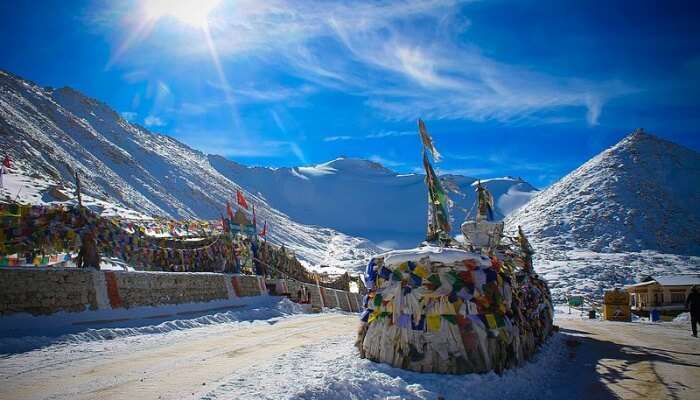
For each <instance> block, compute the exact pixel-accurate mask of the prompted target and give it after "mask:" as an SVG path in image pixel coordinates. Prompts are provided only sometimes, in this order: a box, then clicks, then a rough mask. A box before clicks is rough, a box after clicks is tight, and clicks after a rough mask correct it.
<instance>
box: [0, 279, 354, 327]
mask: <svg viewBox="0 0 700 400" xmlns="http://www.w3.org/2000/svg"><path fill="white" fill-rule="evenodd" d="M279 283H280V284H281V285H282V286H281V287H282V288H284V289H286V290H285V291H286V292H288V293H289V295H290V298H291V299H292V300H294V301H296V300H298V299H297V291H298V290H299V288H301V286H304V287H306V289H307V290H308V291H309V293H311V298H312V306H313V307H314V308H316V309H321V308H323V307H328V308H340V309H342V310H345V311H354V312H358V311H359V310H360V308H359V306H358V304H361V297H360V296H359V295H358V294H356V293H349V292H344V291H340V290H335V289H327V288H321V287H319V286H317V285H311V284H306V283H301V282H297V281H293V280H289V279H283V280H281V281H279ZM267 284H275V285H276V284H277V281H269V282H268V283H266V282H265V279H263V278H262V277H259V276H251V275H232V274H216V273H187V272H167V273H165V272H143V271H130V272H126V271H92V270H81V269H75V268H46V269H37V268H0V316H4V315H10V314H15V313H21V312H24V313H30V314H33V315H47V314H53V313H56V312H59V311H66V312H76V311H84V310H102V309H118V308H127V309H128V308H133V307H140V306H156V305H168V304H183V303H203V302H209V301H212V300H226V299H234V298H238V297H248V296H260V295H266V294H267Z"/></svg>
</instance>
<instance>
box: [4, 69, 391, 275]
mask: <svg viewBox="0 0 700 400" xmlns="http://www.w3.org/2000/svg"><path fill="white" fill-rule="evenodd" d="M0 148H2V149H3V151H5V152H7V153H9V154H10V155H11V157H12V158H13V159H14V160H15V166H16V170H17V171H19V172H22V173H24V174H25V175H30V176H31V179H29V180H27V179H24V178H17V179H16V180H17V181H18V182H22V181H24V182H26V184H27V185H28V186H32V187H33V189H32V190H34V191H37V190H38V189H37V188H39V187H41V186H42V185H44V186H47V185H48V184H45V182H49V183H51V184H64V185H71V184H72V183H71V182H72V181H73V174H74V171H78V172H79V174H80V176H81V177H82V178H81V180H82V185H83V190H84V192H86V193H87V194H88V195H90V196H92V197H94V198H100V199H103V200H106V201H108V202H112V203H114V204H115V205H117V206H122V207H126V208H130V209H133V210H138V211H140V212H143V213H145V214H150V215H162V216H170V217H175V218H191V217H197V218H206V219H213V218H218V217H219V215H220V213H221V212H223V210H224V204H225V202H226V200H227V199H232V197H233V196H235V192H236V189H241V190H242V191H243V192H244V195H245V196H246V197H247V198H248V200H249V201H252V202H254V203H255V204H256V205H257V208H256V210H257V211H258V218H259V221H261V222H262V221H264V220H266V221H268V228H269V235H270V240H271V241H272V242H277V243H284V244H286V245H287V248H289V249H293V250H295V251H296V252H297V254H299V255H300V257H302V258H303V259H304V260H306V261H307V262H308V263H309V264H310V266H312V267H313V266H318V265H321V264H325V265H330V266H335V267H340V268H350V269H352V268H359V267H361V265H362V263H363V262H364V259H366V258H368V257H369V256H370V255H371V254H373V253H375V252H377V251H379V249H378V248H377V247H376V246H374V245H373V244H372V243H371V242H369V241H367V240H366V239H360V238H355V237H350V236H348V235H345V234H343V233H340V232H338V231H335V230H333V229H328V228H321V227H314V226H310V225H304V224H300V223H297V222H295V221H292V220H291V219H290V218H289V217H288V216H287V215H285V214H283V213H282V212H280V211H278V210H276V209H275V208H273V207H271V206H270V205H269V204H268V203H267V202H266V201H265V200H264V199H262V198H260V197H258V196H256V195H254V194H252V193H250V192H248V191H246V190H245V186H243V187H241V186H240V185H239V184H238V183H237V182H235V181H233V180H231V179H229V178H227V177H225V176H223V175H222V174H221V173H219V172H218V171H217V170H216V169H215V168H214V167H213V166H212V165H211V164H210V162H209V158H208V156H207V155H205V154H202V153H201V152H198V151H196V150H193V149H191V148H189V147H187V146H186V145H184V144H182V143H179V142H178V141H176V140H174V139H172V138H170V137H168V136H163V135H158V134H154V133H152V132H149V131H147V130H146V129H144V128H142V127H140V126H137V125H134V124H130V123H129V122H127V121H126V120H124V119H123V118H122V117H121V116H120V115H119V114H117V113H116V112H114V111H113V110H112V109H110V108H109V107H108V106H107V105H105V104H103V103H101V102H99V101H97V100H94V99H90V98H88V97H86V96H84V95H82V94H81V93H79V92H77V91H75V90H72V89H70V88H62V89H55V90H54V89H51V88H42V87H40V86H37V85H35V84H33V83H31V82H29V81H26V80H23V79H21V78H18V77H16V76H13V75H11V74H9V73H6V72H3V71H0ZM18 190H19V189H18ZM32 190H30V188H27V190H26V193H28V192H31V191H32ZM10 195H12V196H14V193H10ZM44 195H45V194H38V195H37V196H38V198H42V197H43V196H44Z"/></svg>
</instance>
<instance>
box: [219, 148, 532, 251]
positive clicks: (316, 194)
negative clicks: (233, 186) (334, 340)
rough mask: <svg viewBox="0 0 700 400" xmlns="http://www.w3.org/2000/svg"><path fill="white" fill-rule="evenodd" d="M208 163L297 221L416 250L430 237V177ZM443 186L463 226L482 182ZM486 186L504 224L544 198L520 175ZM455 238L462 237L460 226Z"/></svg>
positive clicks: (353, 166)
mask: <svg viewBox="0 0 700 400" xmlns="http://www.w3.org/2000/svg"><path fill="white" fill-rule="evenodd" d="M209 162H210V163H211V165H212V166H213V167H214V168H215V169H216V170H217V171H219V172H220V173H221V174H223V175H224V176H226V177H228V178H229V179H231V180H233V181H235V182H238V183H239V184H241V185H242V186H244V187H246V188H248V189H249V190H250V191H252V192H254V193H256V194H259V195H260V196H261V197H263V198H265V199H266V200H267V201H268V203H269V204H270V205H271V206H273V207H275V208H276V209H278V210H280V211H283V212H284V213H286V214H287V215H289V216H290V217H291V218H293V219H295V220H297V221H304V222H305V223H310V224H316V225H321V226H328V227H331V228H334V229H337V230H340V231H342V232H345V233H348V234H351V235H356V236H363V237H367V238H369V239H370V240H372V241H374V242H375V243H380V244H382V245H385V246H388V247H396V246H400V247H413V246H415V245H416V244H417V243H419V242H421V241H422V240H424V239H425V227H426V220H427V203H426V198H427V190H426V187H425V183H424V181H423V180H424V175H420V174H406V175H401V174H397V173H396V172H394V171H391V170H389V169H387V168H385V167H383V166H382V165H381V164H378V163H376V162H372V161H367V160H361V159H351V158H338V159H335V160H333V161H330V162H327V163H323V164H319V165H316V166H310V167H295V168H278V169H272V168H261V167H246V166H243V165H240V164H237V163H235V162H233V161H230V160H227V159H225V158H223V157H220V156H209ZM442 181H443V184H444V187H445V189H446V190H447V191H448V195H449V197H450V200H451V201H452V205H451V207H450V209H451V210H450V211H451V216H452V219H453V225H454V226H455V227H458V226H459V224H461V222H462V221H463V220H464V218H465V216H466V215H467V214H469V213H470V212H472V213H473V211H474V210H473V204H474V201H475V192H474V187H473V185H474V184H475V183H476V179H475V178H470V177H465V176H458V175H445V176H443V177H442ZM482 182H485V184H486V186H487V187H488V188H489V189H490V190H491V191H492V193H493V194H494V197H495V199H496V204H495V206H496V210H495V211H496V213H495V214H496V217H497V218H499V219H501V218H503V217H504V216H505V215H507V214H509V213H510V212H512V211H513V210H515V209H517V208H519V207H520V206H522V205H523V204H525V203H526V202H527V201H528V200H529V199H530V197H531V196H532V195H533V194H535V193H537V190H536V189H535V188H533V187H532V186H531V185H530V184H528V183H527V182H524V181H522V180H521V179H518V178H509V177H506V178H497V179H489V180H484V181H482ZM454 233H455V234H457V233H458V232H457V230H456V229H455V232H454Z"/></svg>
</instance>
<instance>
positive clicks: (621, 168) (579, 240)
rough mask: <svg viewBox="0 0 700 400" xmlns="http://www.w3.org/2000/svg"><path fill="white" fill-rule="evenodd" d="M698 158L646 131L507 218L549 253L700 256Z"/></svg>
mask: <svg viewBox="0 0 700 400" xmlns="http://www.w3.org/2000/svg"><path fill="white" fill-rule="evenodd" d="M698 182H700V154H699V153H697V152H695V151H693V150H691V149H688V148H686V147H683V146H681V145H678V144H675V143H672V142H669V141H666V140H663V139H660V138H657V137H656V136H654V135H651V134H648V133H646V132H644V131H642V130H637V131H635V132H634V133H632V134H630V135H628V136H626V137H625V138H624V139H622V140H621V141H620V142H619V143H617V144H616V145H614V146H613V147H611V148H609V149H607V150H605V151H603V152H601V153H600V154H599V155H597V156H596V157H593V158H592V159H591V160H589V161H588V162H586V163H585V164H583V165H582V166H581V167H579V168H578V169H576V170H575V171H573V172H571V173H570V174H568V175H567V176H565V177H564V178H562V179H561V180H560V181H559V182H557V183H555V184H554V185H552V186H550V187H549V188H548V189H546V190H544V191H543V192H541V193H540V194H538V195H537V196H535V198H533V200H532V201H531V202H530V203H528V204H527V205H526V206H525V207H523V208H522V209H520V210H518V211H517V212H516V213H514V214H513V215H511V216H510V217H509V218H508V223H509V225H511V228H512V227H513V226H517V225H522V226H523V227H526V229H528V230H529V232H528V233H529V234H532V235H533V237H534V238H535V243H537V242H538V241H539V242H540V244H542V245H544V247H550V248H559V249H571V248H583V249H588V250H593V251H598V252H620V251H640V250H654V251H660V252H666V253H680V254H689V255H700V245H698V243H700V233H699V231H698V230H697V226H698V224H700V212H699V211H698V207H697V204H698V203H699V202H700V185H699V184H698Z"/></svg>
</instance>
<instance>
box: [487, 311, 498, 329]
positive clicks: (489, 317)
mask: <svg viewBox="0 0 700 400" xmlns="http://www.w3.org/2000/svg"><path fill="white" fill-rule="evenodd" d="M486 323H487V324H488V326H489V328H491V329H496V328H498V323H496V317H495V316H494V315H493V314H486Z"/></svg>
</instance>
